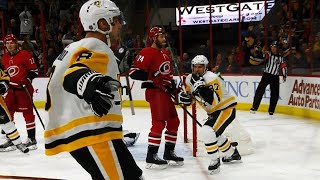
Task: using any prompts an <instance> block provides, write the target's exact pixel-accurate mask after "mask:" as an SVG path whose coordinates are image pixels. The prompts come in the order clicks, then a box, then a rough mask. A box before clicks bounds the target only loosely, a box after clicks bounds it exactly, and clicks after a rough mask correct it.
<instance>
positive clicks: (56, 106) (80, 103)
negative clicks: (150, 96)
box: [44, 38, 123, 155]
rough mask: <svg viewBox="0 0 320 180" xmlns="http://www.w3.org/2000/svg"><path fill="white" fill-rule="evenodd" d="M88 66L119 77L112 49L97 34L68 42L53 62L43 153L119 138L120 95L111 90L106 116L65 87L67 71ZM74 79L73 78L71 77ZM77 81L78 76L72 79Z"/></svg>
mask: <svg viewBox="0 0 320 180" xmlns="http://www.w3.org/2000/svg"><path fill="white" fill-rule="evenodd" d="M83 68H89V69H90V70H92V71H95V72H98V73H101V74H103V75H106V76H110V77H112V78H113V79H119V69H118V64H117V62H116V58H115V56H114V54H113V52H112V50H111V49H110V48H109V47H108V46H107V45H106V44H105V43H104V42H102V41H100V40H99V39H96V38H85V39H82V40H80V41H77V42H74V43H72V44H70V45H69V46H67V47H66V48H65V49H64V50H63V52H62V53H61V54H60V55H59V56H58V57H57V59H56V60H55V61H54V63H53V73H52V75H51V77H50V80H49V83H48V87H47V102H46V110H47V111H48V114H49V121H48V122H47V123H46V126H45V128H46V130H45V133H44V138H45V153H46V155H55V154H58V153H60V152H71V151H74V150H76V149H79V148H82V147H85V146H90V145H92V144H96V143H100V142H104V141H108V140H112V139H122V137H123V134H122V113H121V96H120V93H119V92H117V91H116V92H112V93H113V94H114V100H113V101H112V103H113V105H112V107H111V109H110V110H109V113H108V114H107V115H105V116H102V117H98V116H95V115H94V113H93V111H92V110H91V109H90V106H89V104H88V103H87V102H86V101H84V100H83V99H81V98H79V97H78V95H77V94H73V93H70V92H67V91H66V90H65V89H64V85H63V82H64V79H65V78H66V76H68V74H71V73H73V72H76V71H81V69H83ZM72 81H73V80H72ZM74 82H78V79H74Z"/></svg>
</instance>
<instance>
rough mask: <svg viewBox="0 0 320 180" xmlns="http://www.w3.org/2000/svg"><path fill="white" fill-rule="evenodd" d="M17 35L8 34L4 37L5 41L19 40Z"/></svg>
mask: <svg viewBox="0 0 320 180" xmlns="http://www.w3.org/2000/svg"><path fill="white" fill-rule="evenodd" d="M17 40H18V39H17V37H16V36H15V35H13V34H8V35H6V36H5V37H4V39H3V42H4V43H6V42H7V41H17Z"/></svg>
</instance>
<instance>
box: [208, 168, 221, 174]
mask: <svg viewBox="0 0 320 180" xmlns="http://www.w3.org/2000/svg"><path fill="white" fill-rule="evenodd" d="M219 172H220V167H219V168H218V169H215V170H209V174H210V175H213V174H218V173H219Z"/></svg>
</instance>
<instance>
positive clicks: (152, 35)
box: [149, 27, 164, 39]
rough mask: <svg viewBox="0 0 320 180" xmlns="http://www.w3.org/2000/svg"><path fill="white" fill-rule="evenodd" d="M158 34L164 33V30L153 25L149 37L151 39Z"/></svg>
mask: <svg viewBox="0 0 320 180" xmlns="http://www.w3.org/2000/svg"><path fill="white" fill-rule="evenodd" d="M160 34H164V30H163V29H162V28H161V27H153V28H151V29H150V31H149V38H150V39H152V38H153V37H156V36H158V35H160Z"/></svg>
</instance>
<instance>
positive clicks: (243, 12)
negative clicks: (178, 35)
mask: <svg viewBox="0 0 320 180" xmlns="http://www.w3.org/2000/svg"><path fill="white" fill-rule="evenodd" d="M266 4H267V6H266V7H267V13H268V12H269V11H270V9H271V8H272V7H273V6H274V4H275V1H267V2H266ZM180 9H181V25H202V24H210V21H209V20H210V12H211V17H212V24H221V23H237V22H239V5H238V3H231V4H216V5H211V8H210V6H209V5H206V6H187V7H181V8H180ZM264 16H265V1H256V2H243V3H240V17H241V20H240V21H241V22H251V21H261V20H262V19H263V17H264ZM179 20H180V18H179V9H178V8H176V23H177V26H179Z"/></svg>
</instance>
